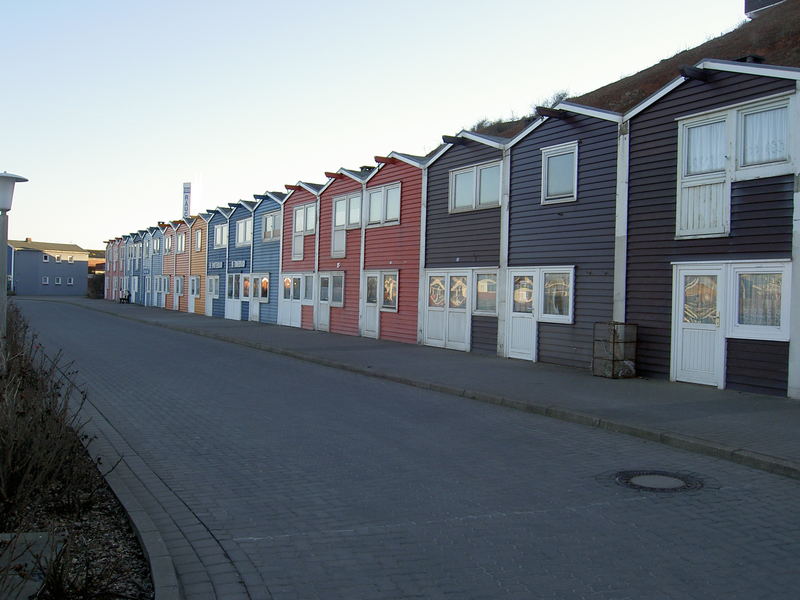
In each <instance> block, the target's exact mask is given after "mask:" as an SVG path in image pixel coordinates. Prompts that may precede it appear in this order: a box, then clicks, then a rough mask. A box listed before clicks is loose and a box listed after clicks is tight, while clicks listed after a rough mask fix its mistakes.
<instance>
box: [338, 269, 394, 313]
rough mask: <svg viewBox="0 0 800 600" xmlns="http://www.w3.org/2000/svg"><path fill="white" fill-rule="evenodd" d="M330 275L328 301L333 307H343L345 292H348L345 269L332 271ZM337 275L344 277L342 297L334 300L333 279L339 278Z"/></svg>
mask: <svg viewBox="0 0 800 600" xmlns="http://www.w3.org/2000/svg"><path fill="white" fill-rule="evenodd" d="M330 277H331V279H330V288H329V290H328V302H329V304H330V305H331V306H333V307H337V308H342V307H343V306H344V302H345V292H346V290H345V283H346V280H345V277H344V271H332V272H331V273H330ZM337 277H341V278H342V299H341V300H334V299H333V290H334V286H333V280H334V279H335V278H337ZM381 297H383V296H381Z"/></svg>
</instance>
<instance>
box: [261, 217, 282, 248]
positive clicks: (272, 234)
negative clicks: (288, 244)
mask: <svg viewBox="0 0 800 600" xmlns="http://www.w3.org/2000/svg"><path fill="white" fill-rule="evenodd" d="M269 218H272V228H271V229H270V230H269V235H267V220H268V219H269ZM282 226H283V224H282V223H281V211H279V210H274V211H271V212H268V213H266V214H265V215H263V216H262V217H261V239H262V241H264V242H270V241H272V240H279V239H280V238H281V227H282Z"/></svg>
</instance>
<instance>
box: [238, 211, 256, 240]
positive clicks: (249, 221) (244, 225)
mask: <svg viewBox="0 0 800 600" xmlns="http://www.w3.org/2000/svg"><path fill="white" fill-rule="evenodd" d="M252 243H253V217H247V218H246V219H239V220H238V221H236V246H237V247H240V246H249V245H250V244H252Z"/></svg>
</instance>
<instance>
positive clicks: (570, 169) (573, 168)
mask: <svg viewBox="0 0 800 600" xmlns="http://www.w3.org/2000/svg"><path fill="white" fill-rule="evenodd" d="M577 188H578V142H568V143H566V144H559V145H558V146H549V147H547V148H542V204H555V203H558V202H574V201H575V200H577V197H578V195H577Z"/></svg>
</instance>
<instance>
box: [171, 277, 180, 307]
mask: <svg viewBox="0 0 800 600" xmlns="http://www.w3.org/2000/svg"><path fill="white" fill-rule="evenodd" d="M179 279H180V275H176V276H175V277H174V278H173V280H172V283H173V285H174V286H175V289H174V290H172V291H173V294H172V310H178V309H179V308H180V296H179V295H178V285H179V283H178V280H179ZM180 285H181V286H183V283H181V284H180ZM180 293H181V294H182V293H183V287H181V288H180Z"/></svg>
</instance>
